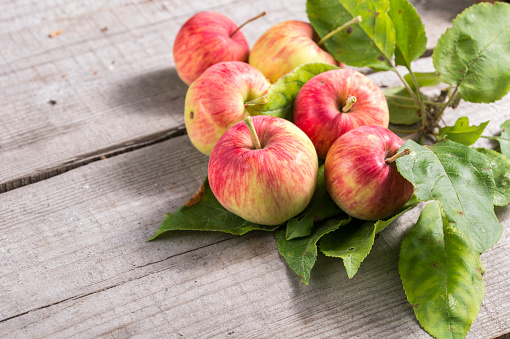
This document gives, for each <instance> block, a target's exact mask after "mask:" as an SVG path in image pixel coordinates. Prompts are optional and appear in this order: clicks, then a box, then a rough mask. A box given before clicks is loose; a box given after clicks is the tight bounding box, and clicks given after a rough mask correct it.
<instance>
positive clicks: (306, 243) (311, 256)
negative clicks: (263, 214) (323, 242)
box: [276, 216, 351, 285]
mask: <svg viewBox="0 0 510 339" xmlns="http://www.w3.org/2000/svg"><path fill="white" fill-rule="evenodd" d="M350 221H351V218H350V217H348V216H346V217H345V218H330V219H328V220H325V221H323V222H321V223H319V224H317V226H316V227H315V228H314V230H313V232H312V234H310V235H309V236H308V237H305V238H297V239H291V240H287V238H286V236H285V234H286V231H285V229H279V230H278V231H276V238H277V239H278V250H279V251H280V254H281V255H282V256H283V257H284V258H285V260H286V261H287V264H288V265H289V267H290V268H291V269H292V270H293V271H294V272H296V273H297V275H299V276H301V277H302V278H303V279H302V281H303V282H304V283H305V284H307V285H308V282H309V281H310V272H311V270H312V268H313V265H315V261H316V260H317V241H319V239H320V238H321V237H322V236H324V235H325V234H327V233H329V232H332V231H334V230H336V229H338V228H339V227H340V226H343V225H347V224H348V223H349V222H350Z"/></svg>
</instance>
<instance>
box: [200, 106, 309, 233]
mask: <svg viewBox="0 0 510 339" xmlns="http://www.w3.org/2000/svg"><path fill="white" fill-rule="evenodd" d="M253 125H254V126H255V130H256V132H257V135H258V137H259V140H260V143H261V146H262V148H261V149H255V145H254V142H253V139H252V136H251V133H250V131H249V129H248V126H246V124H245V123H244V122H242V121H241V122H239V123H237V124H236V125H234V126H232V127H231V128H230V129H229V130H228V131H227V132H226V133H225V134H224V135H223V136H222V137H221V139H220V140H219V141H218V143H217V144H216V146H215V147H214V150H213V152H212V154H211V157H210V158H209V168H208V178H209V184H210V186H211V189H212V191H213V193H214V195H215V197H216V198H217V199H218V201H219V202H220V204H221V205H222V206H223V207H225V208H226V209H227V210H229V211H230V212H232V213H234V214H237V215H238V216H240V217H242V218H243V219H245V220H248V221H250V222H253V223H257V224H262V225H279V224H281V223H283V222H285V221H286V220H288V219H290V218H292V217H294V216H296V215H297V214H299V213H301V212H302V211H303V210H304V209H305V207H306V206H307V205H308V203H309V202H310V200H311V199H312V195H313V192H314V190H315V185H316V181H317V175H318V158H317V153H316V152H315V148H314V147H313V144H312V142H311V141H310V139H309V138H308V137H307V136H306V134H304V133H303V132H302V131H301V130H300V129H299V128H297V127H296V126H295V125H294V124H292V123H291V122H289V121H287V120H284V119H281V118H275V117H269V116H262V115H261V116H255V117H253Z"/></svg>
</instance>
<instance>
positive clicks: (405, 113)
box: [383, 87, 421, 125]
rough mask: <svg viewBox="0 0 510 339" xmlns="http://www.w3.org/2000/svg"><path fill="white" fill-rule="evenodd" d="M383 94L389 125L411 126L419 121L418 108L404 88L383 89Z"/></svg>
mask: <svg viewBox="0 0 510 339" xmlns="http://www.w3.org/2000/svg"><path fill="white" fill-rule="evenodd" d="M383 93H384V95H385V96H386V102H387V103H388V109H389V111H390V123H392V124H397V125H413V124H415V123H417V122H418V121H421V116H420V106H419V105H418V104H417V103H416V101H414V99H413V98H412V97H411V95H410V94H409V92H408V91H407V89H406V88H405V87H390V88H384V89H383Z"/></svg>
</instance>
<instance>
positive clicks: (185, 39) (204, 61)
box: [173, 12, 250, 86]
mask: <svg viewBox="0 0 510 339" xmlns="http://www.w3.org/2000/svg"><path fill="white" fill-rule="evenodd" d="M237 28H238V26H237V25H236V24H235V23H234V22H233V21H232V20H230V19H229V18H228V17H226V16H224V15H223V14H220V13H216V12H200V13H197V14H195V15H194V16H192V17H191V18H190V19H188V21H186V22H185V23H184V25H183V26H182V27H181V29H180V30H179V32H178V33H177V37H176V38H175V42H174V48H173V55H174V61H175V69H176V70H177V74H178V75H179V78H181V80H182V81H184V82H185V83H186V84H187V85H188V86H189V85H191V83H192V82H193V81H195V80H196V79H197V78H198V77H199V76H200V75H201V74H202V73H203V72H204V71H205V70H206V69H207V68H209V67H210V66H212V65H214V64H217V63H219V62H223V61H243V62H248V56H249V53H250V48H249V46H248V42H247V41H246V38H245V37H244V35H243V33H242V32H241V31H237V32H236V34H234V36H232V37H230V35H231V34H232V33H233V32H235V30H236V29H237Z"/></svg>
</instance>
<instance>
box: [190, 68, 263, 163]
mask: <svg viewBox="0 0 510 339" xmlns="http://www.w3.org/2000/svg"><path fill="white" fill-rule="evenodd" d="M270 85H271V84H270V83H269V82H268V81H267V79H266V78H265V77H264V75H263V74H262V73H260V72H259V71H258V70H257V69H256V68H254V67H253V66H250V65H249V64H247V63H244V62H240V61H228V62H221V63H218V64H215V65H213V66H211V67H210V68H208V69H207V70H206V71H205V72H204V73H203V74H202V75H201V76H200V77H199V78H198V79H197V80H196V81H195V82H193V83H192V84H191V86H190V87H189V88H188V91H187V93H186V100H185V103H184V122H185V124H186V131H187V133H188V136H189V138H190V140H191V142H192V143H193V145H194V146H195V147H196V148H197V149H198V150H199V151H200V152H202V153H204V154H205V155H210V154H211V152H212V149H213V147H214V145H216V142H217V141H218V140H219V139H220V137H221V136H222V135H223V133H225V132H226V131H227V129H229V128H230V127H231V126H232V125H234V124H235V123H236V122H238V121H241V120H243V119H244V118H245V117H247V116H248V112H247V111H246V109H245V107H244V103H245V102H246V101H250V100H253V99H257V98H260V97H261V96H263V95H264V94H266V92H267V89H268V88H269V86H270Z"/></svg>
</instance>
